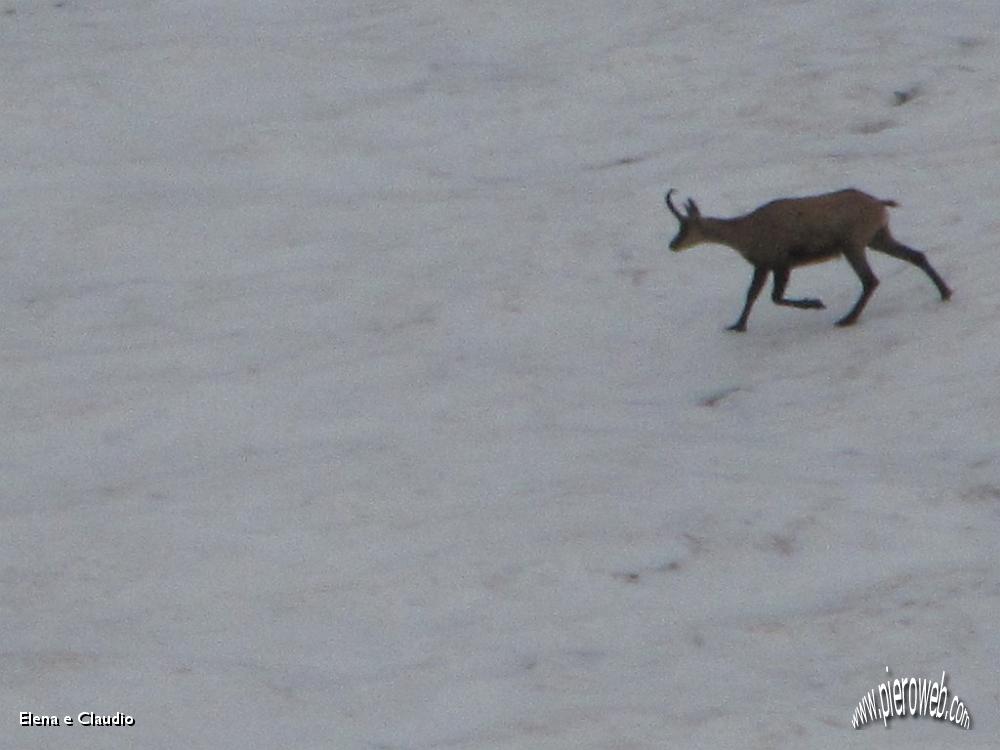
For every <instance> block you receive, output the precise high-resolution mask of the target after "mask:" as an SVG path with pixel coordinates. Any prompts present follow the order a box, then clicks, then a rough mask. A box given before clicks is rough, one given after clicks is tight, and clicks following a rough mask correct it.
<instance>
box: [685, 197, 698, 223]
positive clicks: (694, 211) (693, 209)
mask: <svg viewBox="0 0 1000 750" xmlns="http://www.w3.org/2000/svg"><path fill="white" fill-rule="evenodd" d="M685 208H687V212H688V216H692V217H694V218H696V219H700V218H701V211H700V210H699V209H698V204H697V203H695V202H694V198H688V202H687V204H686V206H685Z"/></svg>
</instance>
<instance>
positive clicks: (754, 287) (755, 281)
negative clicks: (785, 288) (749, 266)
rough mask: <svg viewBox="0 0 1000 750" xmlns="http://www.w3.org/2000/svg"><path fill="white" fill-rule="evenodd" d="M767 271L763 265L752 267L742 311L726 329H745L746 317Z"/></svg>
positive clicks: (761, 287)
mask: <svg viewBox="0 0 1000 750" xmlns="http://www.w3.org/2000/svg"><path fill="white" fill-rule="evenodd" d="M767 273H768V271H767V269H766V268H764V267H763V266H754V267H753V278H752V279H750V288H749V289H747V301H746V304H745V305H744V306H743V312H742V313H741V314H740V319H739V320H737V321H736V322H735V323H733V324H732V325H731V326H729V327H728V328H727V329H726V330H728V331H745V330H746V329H747V318H749V317H750V308H751V307H753V303H754V301H755V300H756V299H757V295H759V294H760V290H761V289H763V288H764V282H765V281H767Z"/></svg>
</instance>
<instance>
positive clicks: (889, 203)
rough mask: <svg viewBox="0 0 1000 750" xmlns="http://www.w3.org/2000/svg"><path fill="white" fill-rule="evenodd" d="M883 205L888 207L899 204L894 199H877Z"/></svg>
mask: <svg viewBox="0 0 1000 750" xmlns="http://www.w3.org/2000/svg"><path fill="white" fill-rule="evenodd" d="M879 203H881V204H882V205H883V206H888V207H889V208H898V207H899V204H898V203H896V201H879Z"/></svg>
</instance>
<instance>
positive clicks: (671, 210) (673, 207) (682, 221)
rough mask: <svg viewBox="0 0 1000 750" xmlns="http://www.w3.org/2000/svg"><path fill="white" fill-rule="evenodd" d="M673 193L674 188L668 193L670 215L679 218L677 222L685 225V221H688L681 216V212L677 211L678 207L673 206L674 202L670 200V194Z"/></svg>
mask: <svg viewBox="0 0 1000 750" xmlns="http://www.w3.org/2000/svg"><path fill="white" fill-rule="evenodd" d="M673 192H674V189H673V188H670V190H668V191H667V195H666V200H667V208H669V209H670V213H672V214H673V215H674V216H676V217H677V221H679V222H681V223H682V224H683V223H684V222H685V221H687V219H686V218H684V217H683V216H681V212H680V211H678V210H677V207H676V206H675V205H674V204H673V201H671V200H670V194H671V193H673Z"/></svg>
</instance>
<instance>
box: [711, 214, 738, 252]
mask: <svg viewBox="0 0 1000 750" xmlns="http://www.w3.org/2000/svg"><path fill="white" fill-rule="evenodd" d="M739 222H740V219H739V218H736V219H712V218H704V219H702V220H701V227H702V231H703V232H704V233H705V239H707V240H708V241H710V242H716V243H718V244H720V245H726V246H728V247H731V248H733V249H734V250H736V249H739V246H738V244H737V243H738V240H737V237H738V236H740V235H741V231H740V228H739Z"/></svg>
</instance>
